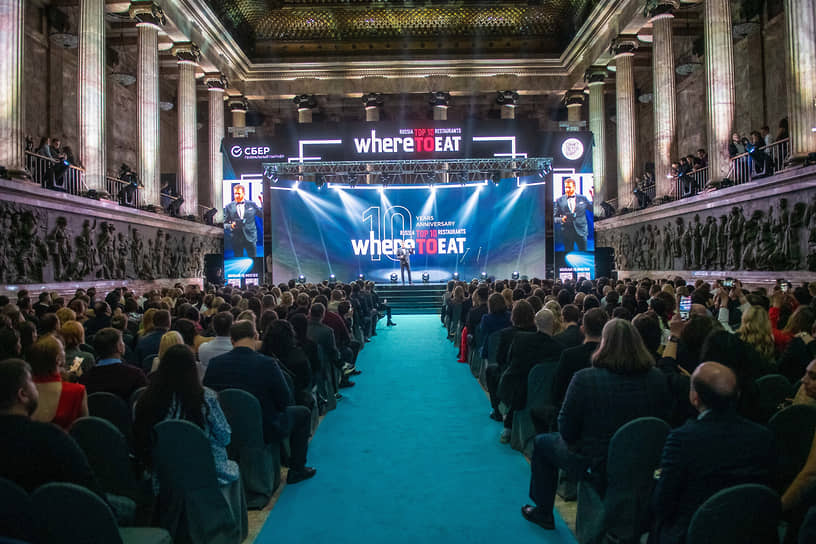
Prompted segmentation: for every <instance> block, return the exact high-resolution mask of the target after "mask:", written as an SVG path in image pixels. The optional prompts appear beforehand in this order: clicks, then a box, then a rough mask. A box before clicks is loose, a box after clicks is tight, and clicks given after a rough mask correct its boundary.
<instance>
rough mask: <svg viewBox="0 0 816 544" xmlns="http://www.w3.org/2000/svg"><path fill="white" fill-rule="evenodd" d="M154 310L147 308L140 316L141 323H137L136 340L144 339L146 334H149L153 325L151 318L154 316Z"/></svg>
mask: <svg viewBox="0 0 816 544" xmlns="http://www.w3.org/2000/svg"><path fill="white" fill-rule="evenodd" d="M157 311H158V310H156V308H148V310H147V311H146V312H145V313H144V315H143V316H142V321H141V323H139V332H138V333H136V337H137V338H144V336H145V335H146V334H148V333H149V332H151V331H152V330H153V329H154V328H155V325H153V316H154V315H156V312H157Z"/></svg>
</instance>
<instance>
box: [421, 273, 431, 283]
mask: <svg viewBox="0 0 816 544" xmlns="http://www.w3.org/2000/svg"><path fill="white" fill-rule="evenodd" d="M429 281H431V275H430V274H428V273H427V272H423V273H422V283H428V282H429Z"/></svg>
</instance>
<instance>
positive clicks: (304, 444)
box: [204, 320, 317, 484]
mask: <svg viewBox="0 0 816 544" xmlns="http://www.w3.org/2000/svg"><path fill="white" fill-rule="evenodd" d="M230 338H231V340H232V345H233V350H232V351H230V352H229V353H224V354H223V355H219V356H217V357H214V358H212V359H211V360H210V364H209V365H208V366H207V372H206V374H204V385H205V386H207V387H210V388H212V389H215V390H216V391H221V390H223V389H228V388H236V389H243V390H244V391H247V392H248V393H252V394H253V395H254V396H255V398H257V399H258V402H259V403H260V404H261V412H262V413H263V427H264V440H265V441H266V442H267V443H274V442H280V441H282V440H283V439H284V438H286V437H287V436H288V437H289V445H290V446H291V450H292V455H291V459H290V460H289V475H288V476H287V478H286V481H287V483H290V484H294V483H297V482H300V481H303V480H306V479H308V478H311V477H312V476H314V475H315V472H317V471H316V470H315V469H313V468H311V467H307V466H306V453H307V450H308V448H309V434H310V431H311V412H310V411H309V409H308V408H306V407H305V406H295V405H294V404H295V400H294V396H293V394H292V390H291V389H290V388H289V384H288V383H287V382H286V378H285V377H284V375H283V371H282V370H281V369H280V366H279V364H278V360H277V359H274V358H272V357H269V356H266V355H262V354H260V353H257V352H256V351H255V346H256V343H257V340H258V331H257V330H255V322H254V321H249V320H243V321H236V322H235V323H234V324H233V325H232V327H231V328H230Z"/></svg>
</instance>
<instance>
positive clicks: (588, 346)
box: [553, 308, 609, 407]
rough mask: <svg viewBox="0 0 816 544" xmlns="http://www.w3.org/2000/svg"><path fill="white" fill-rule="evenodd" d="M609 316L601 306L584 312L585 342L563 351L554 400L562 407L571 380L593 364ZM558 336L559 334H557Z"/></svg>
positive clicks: (554, 387)
mask: <svg viewBox="0 0 816 544" xmlns="http://www.w3.org/2000/svg"><path fill="white" fill-rule="evenodd" d="M607 321H609V316H608V315H607V314H606V312H605V311H604V310H601V309H600V308H592V309H591V310H589V311H587V312H586V313H585V314H584V318H583V324H582V325H581V327H582V332H583V333H584V343H583V344H581V345H579V346H575V347H572V348H567V349H565V350H564V351H562V352H561V359H560V360H559V361H558V368H557V369H556V371H555V378H554V379H553V402H554V403H555V405H556V406H558V407H560V406H561V403H562V402H564V396H565V395H566V394H567V387H569V383H570V380H572V377H573V376H574V375H575V373H576V372H578V371H579V370H583V369H585V368H589V367H590V366H592V361H591V360H590V359H591V358H592V354H593V353H594V352H595V350H596V349H598V345H599V344H600V343H601V332H602V331H603V328H604V325H606V322H607ZM556 338H558V336H556Z"/></svg>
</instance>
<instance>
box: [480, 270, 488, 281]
mask: <svg viewBox="0 0 816 544" xmlns="http://www.w3.org/2000/svg"><path fill="white" fill-rule="evenodd" d="M479 278H480V279H482V280H486V279H487V272H482V273H481V274H479Z"/></svg>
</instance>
